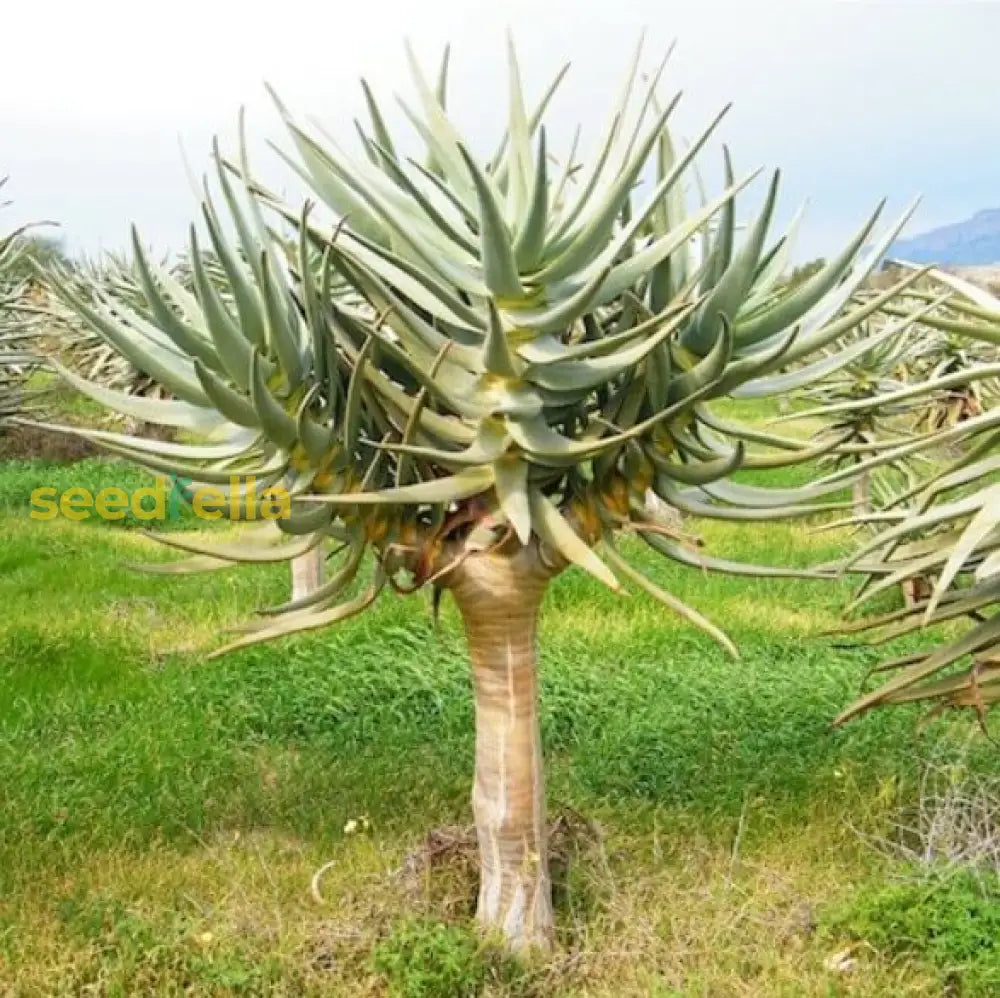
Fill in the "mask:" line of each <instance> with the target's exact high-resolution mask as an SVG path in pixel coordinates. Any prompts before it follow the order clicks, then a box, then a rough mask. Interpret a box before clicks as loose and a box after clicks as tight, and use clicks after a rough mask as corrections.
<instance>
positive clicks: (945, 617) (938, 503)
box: [839, 270, 1000, 721]
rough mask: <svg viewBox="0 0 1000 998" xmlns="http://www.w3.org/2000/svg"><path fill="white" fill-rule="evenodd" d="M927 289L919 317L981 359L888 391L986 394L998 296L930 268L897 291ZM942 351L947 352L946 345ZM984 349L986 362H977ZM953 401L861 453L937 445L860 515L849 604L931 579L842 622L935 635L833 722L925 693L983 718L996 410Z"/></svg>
mask: <svg viewBox="0 0 1000 998" xmlns="http://www.w3.org/2000/svg"><path fill="white" fill-rule="evenodd" d="M942 290H944V291H947V292H949V295H950V296H949V297H948V298H947V301H945V302H941V301H940V300H937V299H936V297H935V296H936V295H937V294H938V293H939V292H941V291H942ZM928 296H930V299H931V300H932V301H935V307H934V308H933V309H932V311H930V312H929V313H928V312H926V311H925V312H924V313H923V314H922V315H921V318H920V322H921V324H922V325H924V326H927V327H929V328H930V329H931V330H937V331H941V332H943V333H946V334H948V335H949V336H957V337H962V339H963V342H966V341H968V344H969V345H967V346H965V347H964V348H963V351H962V352H963V355H964V356H965V357H966V358H969V357H975V356H978V357H980V358H981V359H980V361H979V362H978V363H975V362H969V363H964V364H962V365H960V366H959V369H958V370H954V369H952V364H951V363H950V362H943V361H938V363H937V364H936V365H935V368H934V369H933V371H931V372H929V374H930V375H933V376H930V377H929V380H928V379H925V380H923V381H922V382H921V383H920V384H918V385H916V386H912V387H910V388H905V389H902V390H899V391H896V392H894V393H892V395H890V396H889V398H890V399H892V400H893V401H895V402H905V401H907V400H908V399H913V398H915V397H917V396H918V394H920V393H924V392H927V391H930V392H932V393H935V392H947V393H949V394H950V393H954V394H955V395H956V396H957V397H958V398H961V399H968V398H984V397H985V398H987V399H988V398H989V397H990V393H991V386H992V384H993V382H994V381H995V379H996V378H997V376H998V375H1000V363H998V361H997V359H996V346H997V344H1000V299H997V298H996V297H994V296H993V295H991V294H990V293H989V292H986V291H983V290H982V289H980V288H978V287H976V286H974V285H972V284H969V283H968V282H966V281H964V280H962V279H961V278H957V277H954V276H952V275H950V274H946V273H944V272H942V271H937V270H934V271H931V272H930V273H929V274H928V275H927V278H926V281H922V282H921V285H920V286H918V287H915V288H912V289H911V290H910V291H909V292H908V296H907V297H909V298H912V299H914V300H916V301H917V302H918V303H920V302H926V301H927V300H928ZM911 305H912V303H911V302H909V301H907V299H906V298H903V299H901V300H900V301H899V302H896V303H894V304H893V305H892V306H891V308H892V310H893V311H895V312H897V313H900V314H902V313H905V311H906V309H907V308H908V307H911ZM949 354H950V355H951V356H953V352H952V351H951V349H950V348H949ZM991 355H992V357H993V358H994V359H993V360H992V361H989V360H987V358H989V357H990V356H991ZM984 386H986V390H985V391H984ZM953 405H954V403H953V402H951V403H947V408H946V410H945V411H947V412H949V413H953V414H954V415H955V417H956V418H946V419H940V420H934V421H933V422H932V423H931V424H930V429H931V431H932V432H930V433H925V434H923V435H922V436H920V437H918V438H917V439H916V440H915V441H913V442H910V443H907V444H904V445H901V446H900V447H898V448H896V449H895V451H890V452H887V453H886V454H883V455H881V456H880V457H877V458H872V459H870V462H869V463H871V464H872V465H876V464H878V463H879V462H880V461H882V460H886V459H887V455H888V459H892V458H893V457H902V456H905V455H906V454H907V453H908V452H913V451H914V450H915V449H917V448H920V449H922V450H923V451H925V452H926V451H929V450H932V449H936V450H937V459H936V464H935V467H934V468H933V471H932V473H930V474H928V475H926V476H924V477H923V479H922V480H921V481H919V482H917V483H915V484H914V485H913V486H912V487H911V488H909V489H907V490H906V491H905V492H903V493H901V494H899V495H897V496H896V497H895V498H894V499H893V501H892V502H891V503H889V504H888V505H887V506H886V508H884V509H882V510H880V511H878V512H876V513H875V514H874V515H873V517H872V518H870V520H871V522H872V523H873V524H874V525H875V526H877V527H878V529H877V531H876V533H875V535H874V536H872V537H870V538H868V539H866V541H865V543H864V544H863V545H861V546H860V547H859V548H858V549H857V550H856V551H855V552H854V554H853V555H852V556H851V558H849V559H848V561H847V563H846V564H845V568H847V569H850V570H853V571H860V572H863V573H865V574H866V576H867V578H866V581H865V583H864V584H863V585H862V587H861V590H860V592H859V593H858V596H857V598H856V599H855V601H854V602H853V604H852V605H851V607H849V609H850V610H853V609H855V608H857V607H860V606H863V605H867V604H868V603H869V602H870V601H871V600H872V599H873V598H875V597H876V596H878V595H879V594H880V593H881V592H883V591H884V590H885V589H887V588H889V587H890V586H892V585H894V584H895V583H897V582H899V583H905V582H907V581H908V580H912V579H915V578H926V577H927V576H931V577H933V578H934V579H935V581H934V584H933V586H932V587H929V588H928V591H927V593H926V594H925V596H924V598H922V599H921V600H919V601H918V602H916V603H915V604H914V605H912V606H907V607H905V608H903V609H900V610H893V611H889V612H886V613H882V614H878V615H874V616H871V617H868V618H864V619H862V620H860V621H857V622H855V623H853V624H851V625H849V628H848V629H849V630H851V631H865V630H875V631H876V637H875V638H874V639H873V643H875V644H883V643H886V642H888V641H890V640H892V639H893V638H896V637H899V636H901V635H904V634H907V633H910V632H912V631H915V630H917V629H919V628H923V627H939V632H943V633H942V638H941V641H940V642H939V644H938V645H937V647H933V648H931V650H929V651H927V650H925V651H922V652H915V653H912V654H907V655H902V656H899V657H896V658H893V659H890V660H888V661H887V662H885V663H884V664H883V665H881V666H880V667H879V669H878V670H877V672H879V673H880V674H881V673H887V674H890V678H889V679H888V680H887V681H886V682H884V683H882V684H880V685H879V686H878V688H877V689H875V690H874V691H873V692H871V693H869V694H867V695H866V696H864V697H862V698H861V699H859V700H858V701H857V702H856V703H854V704H853V705H852V706H851V707H850V708H848V710H847V711H845V712H844V714H843V715H841V717H840V718H839V720H840V721H844V720H846V719H848V718H849V717H852V716H854V715H856V714H858V713H860V712H862V711H864V710H867V709H869V708H871V707H873V706H876V705H880V704H890V703H907V702H912V701H929V702H931V703H932V704H934V705H936V706H935V707H934V709H935V710H938V709H940V708H941V707H946V706H971V707H974V708H976V709H977V710H979V711H980V713H981V715H984V713H985V710H986V708H987V707H988V706H989V705H991V704H992V703H995V702H996V701H997V700H1000V629H998V625H997V619H996V617H995V616H994V615H993V613H992V611H993V608H994V607H995V605H996V602H997V598H998V596H1000V575H998V569H1000V532H998V529H997V528H998V525H1000V502H998V500H1000V486H998V485H997V484H996V481H997V476H996V473H997V471H998V470H1000V457H997V454H996V445H997V442H998V440H1000V412H998V410H996V409H995V408H990V407H989V406H988V405H987V406H986V407H985V408H984V409H983V410H982V411H976V410H975V409H971V410H970V409H963V411H962V412H961V414H960V415H961V417H962V418H957V416H958V415H959V414H958V413H955V412H954V409H953ZM925 425H926V424H925ZM939 625H940V626H939ZM956 626H957V628H958V630H957V632H956Z"/></svg>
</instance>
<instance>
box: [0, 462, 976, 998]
mask: <svg viewBox="0 0 1000 998" xmlns="http://www.w3.org/2000/svg"><path fill="white" fill-rule="evenodd" d="M122 473H123V469H122V468H121V466H117V465H108V464H106V463H103V462H90V461H88V462H83V463H82V464H81V465H78V466H69V467H66V468H58V469H56V468H36V467H24V466H21V465H13V466H9V467H6V468H4V469H3V470H2V471H0V506H2V507H3V511H2V512H0V606H2V607H3V612H2V615H0V690H3V697H0V992H3V993H8V992H9V993H11V994H25V995H30V994H50V993H51V994H57V993H80V992H82V991H83V990H85V989H86V988H88V987H89V988H91V989H92V990H95V991H96V992H97V993H108V994H147V993H149V994H153V993H163V994H174V993H181V992H182V991H184V989H187V990H188V993H195V994H262V995H263V994H296V995H297V994H314V993H315V994H321V993H322V994H345V995H355V994H383V993H385V988H386V987H389V986H390V985H391V986H392V987H393V988H395V989H396V990H395V992H394V993H407V992H405V987H409V986H410V985H409V984H406V982H407V981H411V980H419V981H421V982H423V981H425V979H428V975H429V979H431V980H436V979H437V978H435V977H434V973H438V971H434V973H431V972H430V971H428V968H427V967H425V966H423V965H422V964H421V961H420V960H418V961H417V964H419V965H418V966H415V967H414V966H411V964H412V960H411V961H410V963H407V962H406V961H407V960H409V959H410V957H408V956H407V954H411V953H412V952H424V950H425V949H426V948H427V947H431V948H433V947H438V948H442V947H443V954H442V955H440V960H441V961H443V962H444V965H445V966H444V969H441V970H440V973H439V974H438V976H439V977H440V978H441V979H443V980H449V979H451V978H449V974H451V973H452V970H454V968H453V967H452V966H451V964H452V963H453V962H454V961H458V963H459V964H460V967H459V969H458V970H457V971H455V972H456V973H459V972H460V973H461V975H463V976H462V978H461V979H462V980H463V981H465V980H469V981H473V982H478V983H476V984H475V986H476V987H477V988H480V987H481V989H482V988H485V989H486V992H487V993H495V994H504V993H508V994H545V995H549V994H561V995H647V994H659V995H668V994H670V995H701V994H711V995H727V994H732V995H746V994H759V995H768V996H770V995H783V994H787V995H790V996H791V995H800V994H816V995H820V994H822V995H826V994H865V995H868V994H901V993H907V994H927V995H930V994H935V993H938V992H937V991H935V990H934V988H935V987H936V986H937V984H936V982H937V981H938V980H939V977H938V976H937V971H936V970H935V967H934V965H933V961H932V960H931V957H930V956H929V955H926V954H922V953H921V951H920V950H919V948H918V950H917V951H916V952H907V954H906V958H905V959H904V960H902V961H900V960H899V959H897V958H896V956H894V955H893V954H887V955H885V956H882V955H879V954H868V955H866V956H865V960H866V966H865V969H864V971H863V972H861V973H856V974H853V975H852V974H838V973H837V972H835V971H830V970H827V969H826V968H825V967H824V960H825V958H826V956H827V955H828V953H829V951H830V949H831V947H833V946H834V941H833V940H831V938H830V937H828V936H825V935H823V934H822V933H820V934H817V933H815V932H813V931H812V925H813V924H814V922H815V918H816V916H815V913H816V912H819V913H822V912H823V911H825V910H827V909H828V908H830V909H831V910H832V906H835V905H843V904H845V903H849V902H850V901H851V899H852V898H855V897H856V896H859V894H860V893H863V892H864V891H866V890H868V889H869V885H872V884H879V883H880V882H881V881H882V879H883V878H884V876H885V875H886V868H885V861H883V860H882V859H881V858H880V857H879V856H878V855H876V854H875V853H874V852H872V851H871V850H870V849H869V848H868V847H866V846H865V845H864V844H863V843H862V842H861V840H860V839H859V838H858V836H857V835H856V834H855V833H854V832H853V831H851V830H850V829H849V827H848V823H851V824H853V825H856V826H858V827H860V828H862V829H867V830H876V831H877V830H879V829H881V828H882V827H883V826H884V823H885V821H886V819H887V817H888V815H889V814H890V813H891V812H892V810H893V809H894V808H896V807H898V806H900V805H901V804H905V803H906V801H907V800H908V799H909V796H910V795H911V794H912V790H913V785H914V780H915V777H916V776H917V775H918V773H919V769H920V765H921V759H922V757H923V756H925V755H927V754H929V753H930V752H932V751H936V748H935V746H936V743H937V742H938V741H939V740H941V739H942V738H944V739H948V738H950V737H953V736H956V735H960V734H962V733H964V732H965V731H966V729H967V722H966V721H964V720H961V721H957V722H952V723H950V724H947V725H945V724H942V725H939V726H938V727H935V728H933V729H931V730H930V731H929V732H927V733H925V734H923V735H918V734H917V731H916V728H915V724H914V722H915V719H916V717H917V715H916V714H915V713H914V712H913V711H910V710H900V711H896V712H886V713H881V714H876V715H872V716H870V717H866V718H864V719H862V720H861V721H858V722H856V723H854V724H852V725H851V726H849V727H848V728H847V729H845V730H842V731H832V730H830V728H829V721H830V719H831V718H832V717H833V716H834V715H835V714H836V713H837V711H838V710H839V709H840V708H841V707H843V706H844V705H845V704H846V703H847V702H849V701H850V700H851V699H852V698H853V697H854V696H855V695H856V693H857V690H858V685H859V683H860V681H861V679H862V676H863V674H864V672H865V670H866V668H867V667H868V666H870V665H871V664H873V663H874V662H876V661H878V655H877V654H876V652H874V651H872V650H865V649H856V648H855V649H846V648H842V647H838V646H837V643H836V642H834V641H833V640H832V639H829V638H824V637H822V636H820V632H822V631H823V630H825V629H827V628H829V627H831V626H833V624H834V623H835V621H836V614H837V611H838V607H839V606H841V605H842V604H843V602H844V600H845V596H846V594H847V592H848V587H847V586H846V585H837V584H827V583H808V582H802V581H796V580H760V581H756V580H737V579H730V578H724V577H720V576H714V575H705V574H700V573H697V572H693V571H687V570H683V569H680V568H678V567H676V566H673V565H672V564H667V563H664V562H661V561H657V560H654V559H653V558H652V556H651V555H649V554H647V553H645V552H643V551H639V550H633V551H632V553H633V554H634V555H635V557H636V559H637V561H638V562H639V563H641V564H642V566H643V567H644V568H645V569H647V570H648V571H649V572H650V574H651V575H653V577H654V578H655V579H656V580H657V581H658V582H660V583H661V584H662V585H664V586H665V587H667V588H669V589H670V590H671V591H672V592H674V593H676V594H677V595H678V596H680V597H681V598H683V599H684V600H686V601H687V602H689V603H690V604H692V605H693V606H696V607H698V608H699V609H701V610H702V611H703V612H706V613H708V614H709V615H710V616H712V618H713V619H714V620H715V621H716V622H717V623H719V624H720V625H722V626H723V627H724V628H725V629H726V630H727V631H728V632H729V633H730V634H731V636H732V637H733V638H734V640H735V641H736V642H737V644H738V645H739V647H740V650H741V659H740V660H739V661H738V662H737V661H733V660H731V659H730V658H729V657H728V656H726V655H725V653H724V652H723V651H721V650H720V649H719V648H718V647H717V646H716V645H715V644H714V643H713V642H712V641H711V640H709V639H708V638H706V637H704V636H703V635H701V634H700V633H698V632H696V631H693V630H691V629H690V628H688V627H686V626H684V625H683V624H682V623H680V622H678V621H677V620H675V619H673V618H672V617H670V616H669V615H668V614H666V612H665V611H663V610H662V609H661V608H660V607H659V606H658V605H655V604H653V603H651V602H650V601H649V600H647V599H646V598H644V597H642V596H641V595H639V594H632V595H629V596H626V597H616V596H614V595H613V594H611V593H608V592H606V591H604V590H602V589H600V588H599V587H598V586H597V585H596V584H595V583H593V582H592V581H591V580H590V579H589V578H587V577H584V576H582V575H580V574H578V573H565V574H564V575H563V576H561V577H560V578H559V579H558V580H557V581H556V582H555V584H554V585H553V587H552V590H551V592H550V594H549V596H548V598H547V603H546V607H545V614H544V620H543V624H542V635H541V647H542V694H541V695H542V708H543V718H544V720H543V738H544V743H545V751H546V754H547V758H548V762H549V795H550V804H551V808H552V812H553V814H554V815H560V814H562V815H564V816H574V815H581V814H582V815H585V816H587V817H588V818H589V819H591V820H593V821H594V822H596V823H597V824H598V825H599V826H600V828H601V829H602V836H601V838H600V841H599V843H598V844H597V845H595V844H594V843H593V842H591V843H590V844H589V845H587V844H586V843H584V845H581V846H580V848H579V849H578V850H577V851H575V852H573V851H572V850H571V853H570V854H569V859H568V860H567V862H568V864H569V869H568V872H566V873H565V874H564V876H563V880H562V881H561V885H560V890H559V894H558V896H559V898H560V901H559V914H558V918H559V922H560V933H561V935H560V948H559V951H558V954H557V957H556V959H555V961H554V962H553V963H552V964H551V966H550V967H548V968H545V969H544V970H532V971H531V972H530V973H527V972H526V975H524V976H518V975H513V976H511V975H508V974H506V973H504V974H500V973H499V972H497V971H496V967H494V966H493V964H490V965H488V966H486V967H485V969H484V967H483V966H480V965H479V964H478V963H477V962H476V961H477V960H479V959H480V954H479V953H478V950H477V951H475V952H473V951H470V949H469V946H468V944H467V939H466V937H465V936H463V935H462V933H463V932H464V931H465V926H466V924H467V921H466V920H467V916H468V912H469V910H470V905H471V904H472V902H473V894H472V890H473V886H474V885H473V883H472V881H471V880H470V879H469V876H470V871H469V869H468V862H467V857H465V858H464V859H463V858H462V857H461V856H460V857H458V858H453V859H452V860H450V861H448V862H446V863H444V864H443V865H441V866H439V867H435V868H433V869H428V870H426V871H424V873H423V874H422V875H421V876H419V877H418V878H417V881H416V884H414V883H410V882H409V881H408V880H407V878H405V877H402V876H401V875H400V874H399V872H398V871H399V870H400V868H404V867H406V859H407V856H411V858H412V855H413V851H414V850H417V851H418V853H419V847H420V844H421V842H422V841H423V839H424V836H425V835H426V833H427V831H428V829H431V828H433V827H437V826H442V825H464V824H466V823H467V822H468V820H469V814H468V793H469V783H470V777H471V765H472V752H473V728H472V722H473V717H472V705H471V699H470V690H469V680H468V675H467V666H466V662H465V656H464V651H463V646H462V641H461V635H460V628H459V624H458V621H457V619H456V616H455V613H454V611H453V610H452V609H451V608H450V607H449V606H446V608H445V612H444V614H443V619H442V622H441V627H440V629H439V631H437V632H436V631H435V629H434V627H433V625H432V623H431V619H430V613H429V607H428V605H427V601H426V599H425V597H424V595H420V596H418V597H415V598H410V599H402V598H399V597H394V596H392V595H387V596H384V597H383V598H382V599H381V601H380V602H379V603H378V604H377V606H376V608H375V609H374V610H373V611H372V612H371V613H369V614H367V615H364V616H362V617H361V618H358V619H356V620H353V621H350V622H347V623H346V624H344V625H342V626H340V627H339V628H336V629H334V630H331V631H328V632H326V633H321V634H316V635H311V636H304V637H302V638H299V639H295V640H290V641H286V642H283V643H280V644H277V645H273V646H267V647H264V648H259V649H253V650H248V651H245V652H243V653H240V654H236V655H233V656H231V657H229V658H226V659H223V660H220V661H213V662H206V661H205V651H206V650H207V649H209V648H211V647H212V646H213V645H214V644H216V643H217V640H218V637H219V635H220V634H221V632H222V631H223V630H224V629H226V628H227V627H229V626H231V625H232V624H233V623H234V622H236V621H238V620H239V619H241V618H243V617H246V616H248V615H249V614H251V613H252V612H253V611H254V609H255V608H257V607H260V606H265V605H268V604H274V603H276V602H279V601H281V600H282V599H283V598H285V593H286V589H287V579H286V570H285V569H284V568H283V567H281V566H279V567H261V568H254V569H238V570H234V571H231V572H226V573H223V574H216V575H208V576H194V577H189V578H173V577H161V576H154V575H148V574H147V575H143V574H137V573H133V572H130V571H127V570H126V568H125V566H126V565H127V564H129V563H135V562H141V561H143V560H149V559H150V558H154V559H155V558H162V557H165V554H164V553H163V551H162V550H161V549H159V548H156V547H153V548H152V549H151V548H150V547H149V543H148V542H146V541H144V540H143V539H142V538H140V537H139V536H137V534H136V533H135V532H134V531H129V530H122V529H118V528H116V527H109V526H96V525H92V524H71V523H66V522H64V521H53V522H48V523H40V522H34V521H31V520H29V519H28V518H27V512H26V508H25V503H24V501H23V496H24V494H25V489H29V491H30V487H33V485H32V483H35V482H40V481H43V480H44V482H45V483H46V484H56V482H55V480H54V478H53V477H52V476H55V477H56V478H58V479H59V480H60V481H62V480H63V479H65V481H66V482H67V483H72V484H84V485H87V486H88V487H93V486H95V485H99V484H100V483H101V482H106V483H108V484H110V483H112V480H113V482H114V484H120V479H119V478H118V476H120V475H121V474H122ZM81 476H82V477H83V478H84V479H86V481H80V480H78V479H79V478H80V477H81ZM789 481H790V479H789ZM699 530H700V532H701V533H702V534H703V536H704V537H705V539H706V542H707V544H708V548H709V550H710V551H712V552H713V553H718V554H721V555H724V556H728V557H736V558H742V559H744V560H748V561H765V562H766V561H772V562H778V561H788V560H791V561H793V562H795V563H799V564H807V563H809V562H811V561H815V560H822V559H825V558H829V557H832V556H833V555H835V554H836V552H837V550H838V547H837V545H838V543H839V541H838V539H837V538H836V537H831V536H830V535H828V534H818V535H813V534H810V533H809V531H808V528H807V526H804V525H790V526H779V527H775V528H772V529H762V528H760V527H759V526H748V527H742V528H741V527H730V526H726V525H722V524H717V523H709V524H705V525H703V526H701V527H699ZM990 751H991V750H990V749H989V748H988V747H986V746H985V745H984V746H983V747H981V748H980V749H978V750H977V752H978V755H977V757H976V758H977V759H979V762H976V760H975V759H974V760H973V764H981V765H988V764H989V763H990V762H991V757H990V755H989V753H990ZM360 815H366V816H368V818H369V819H370V823H371V830H370V831H366V832H362V833H359V834H354V835H349V834H346V833H345V832H344V831H343V829H344V826H345V823H346V822H347V821H348V820H349V819H351V818H355V817H358V816H360ZM328 860H333V861H334V864H335V865H334V867H333V869H332V871H331V872H330V873H329V874H328V875H327V877H326V878H325V880H324V886H323V894H324V896H325V897H326V899H327V903H326V904H325V905H323V906H320V905H318V904H317V903H316V902H315V901H314V900H313V899H312V898H311V896H310V894H309V890H308V885H309V879H310V876H311V874H312V872H313V871H314V870H315V869H316V868H318V867H319V866H320V865H321V864H323V863H325V862H326V861H328ZM463 864H464V865H463ZM414 919H416V921H415V922H414V921H413V920H414ZM411 924H412V925H418V926H422V927H423V928H421V929H420V931H419V932H418V933H417V936H413V937H412V938H411V936H412V933H411V935H407V932H408V931H409V930H407V929H406V928H405V927H406V926H407V925H411ZM428 924H429V925H430V928H428V927H427V926H428ZM441 925H444V926H447V928H440V930H439V929H438V928H435V926H441ZM414 931H416V930H414ZM421 933H423V934H421ZM392 940H395V942H393V941H392ZM428 940H430V941H428ZM925 956H926V959H925ZM482 958H483V959H486V957H482ZM427 959H429V960H430V959H431V958H430V957H428V958H427ZM438 959H439V958H438V957H437V956H435V957H433V960H438ZM490 959H492V958H490ZM421 960H423V958H421ZM433 960H432V961H431V962H432V963H433ZM401 961H402V962H401ZM449 961H450V962H449ZM425 962H426V961H425ZM434 966H437V964H435V965H434ZM387 968H388V969H387ZM449 968H451V969H449ZM424 971H428V972H427V973H424ZM400 981H402V982H403V983H402V984H400V983H399V982H400ZM393 982H396V983H393ZM420 986H421V987H423V984H421V985H420ZM462 986H463V987H464V985H462ZM413 987H417V985H413ZM442 987H444V986H443V985H442ZM401 988H403V989H404V990H402V991H401V990H400V989H401ZM421 993H427V994H433V993H435V992H421ZM436 993H440V994H442V996H443V995H445V994H448V993H450V992H447V991H440V990H439V991H438V992H436Z"/></svg>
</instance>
